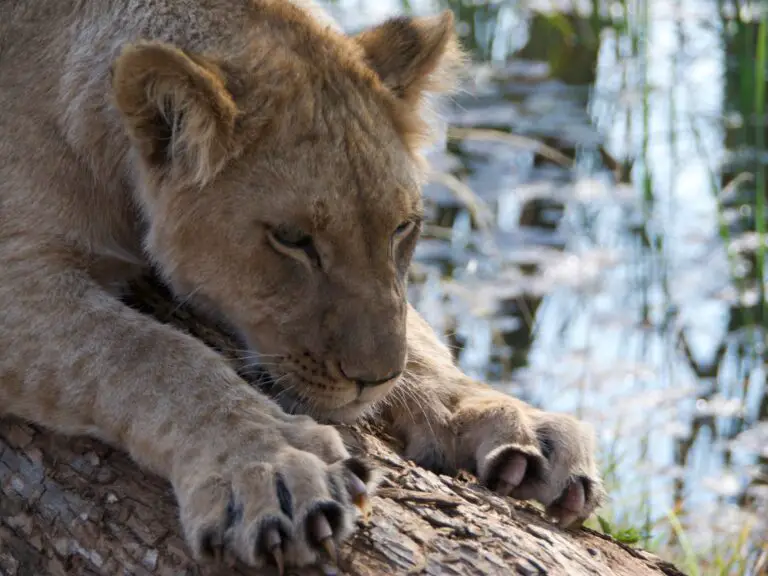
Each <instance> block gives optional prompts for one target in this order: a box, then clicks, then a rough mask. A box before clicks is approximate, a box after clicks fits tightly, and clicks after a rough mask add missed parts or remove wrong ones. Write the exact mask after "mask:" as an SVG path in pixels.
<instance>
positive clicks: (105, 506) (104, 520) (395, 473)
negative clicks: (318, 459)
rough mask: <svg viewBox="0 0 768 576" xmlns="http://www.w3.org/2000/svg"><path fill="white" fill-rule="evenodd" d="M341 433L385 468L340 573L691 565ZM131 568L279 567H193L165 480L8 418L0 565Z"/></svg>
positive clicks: (144, 289)
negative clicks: (571, 527)
mask: <svg viewBox="0 0 768 576" xmlns="http://www.w3.org/2000/svg"><path fill="white" fill-rule="evenodd" d="M130 303H131V304H132V305H135V306H136V307H138V308H140V309H141V310H143V311H144V312H147V313H151V314H153V315H154V316H155V317H157V318H158V319H159V320H161V321H163V322H170V323H173V324H175V325H177V326H180V327H183V328H184V329H186V330H187V331H188V332H190V333H192V334H194V335H196V336H197V337H199V338H202V339H203V340H205V341H206V342H208V343H209V344H210V345H212V346H214V347H216V348H218V349H220V350H227V349H232V348H233V345H232V343H231V341H230V340H229V339H228V337H227V335H226V334H225V333H224V332H223V331H222V330H221V329H220V328H218V327H216V326H215V325H214V324H212V323H210V322H209V321H206V320H203V319H201V318H198V317H196V316H194V315H193V314H191V313H190V312H189V311H188V310H186V309H185V308H183V307H179V306H178V305H176V304H175V303H173V302H172V301H171V299H170V298H169V297H168V295H167V294H166V293H165V292H164V291H163V290H162V289H161V288H159V287H158V286H157V285H156V284H155V283H153V282H152V281H143V282H142V283H140V284H137V285H136V286H135V287H134V292H133V295H132V297H131V302H130ZM341 431H342V433H343V434H344V436H345V439H346V440H347V441H348V443H349V445H350V447H351V449H352V451H355V450H361V451H363V452H365V454H366V456H367V457H368V458H371V459H373V460H374V461H375V462H377V463H378V465H379V466H380V467H381V468H382V469H383V470H384V471H385V473H386V479H385V481H384V482H383V484H382V486H381V488H380V490H379V492H378V494H377V495H376V496H375V497H374V498H373V499H372V508H373V514H372V515H371V517H370V519H369V520H368V522H367V524H363V523H362V521H361V522H360V525H359V527H358V530H357V532H356V533H355V535H354V536H353V537H352V538H351V539H350V540H349V541H348V542H347V543H346V545H345V546H344V547H343V549H342V551H341V554H340V558H339V571H340V573H342V574H348V575H353V576H364V575H365V576H373V575H379V574H404V575H405V574H408V575H417V574H429V575H437V574H445V575H453V574H473V575H474V574H477V575H480V574H500V575H515V574H517V575H534V574H551V575H568V576H579V575H582V574H599V575H611V574H617V575H626V576H630V575H631V576H645V575H652V574H667V575H670V576H673V575H674V576H677V575H682V573H681V572H679V571H678V570H676V569H675V568H674V566H672V565H671V564H668V563H665V562H663V561H662V560H660V559H658V558H656V557H655V556H652V555H650V554H648V553H646V552H642V551H639V550H636V549H632V548H630V547H627V546H624V545H622V544H620V543H617V542H615V541H613V540H611V539H610V538H607V537H605V536H602V535H600V534H597V533H595V532H592V531H590V530H586V529H581V530H577V531H570V532H566V531H562V530H560V529H559V528H557V527H556V526H554V525H552V524H551V523H550V522H548V521H547V520H545V519H544V518H543V517H542V515H541V514H540V512H539V511H538V510H537V509H536V508H534V507H533V506H530V505H527V504H525V503H520V502H516V501H513V500H511V499H507V498H501V497H498V496H496V495H494V494H491V493H490V492H488V491H487V490H485V489H483V488H481V487H480V486H479V485H478V484H477V483H476V481H475V480H474V478H472V477H470V476H468V475H467V476H459V477H458V478H449V477H446V476H438V475H436V474H433V473H431V472H429V471H426V470H424V469H422V468H419V467H417V466H415V465H413V464H412V463H409V462H406V461H404V460H403V459H401V458H400V457H399V456H398V455H397V453H396V446H395V444H394V442H393V441H392V440H391V439H388V438H385V437H383V436H382V435H381V434H377V433H376V431H375V430H370V429H366V430H363V429H360V428H356V427H344V428H342V429H341ZM314 573H315V572H314V571H313V570H309V571H304V572H303V574H307V575H308V576H309V575H312V574H314ZM123 574H131V575H134V574H135V575H140V576H145V575H150V574H154V575H162V576H182V575H188V576H192V575H200V576H203V575H205V576H214V575H220V574H221V575H223V574H242V575H245V574H264V575H265V576H267V575H268V576H272V575H276V571H275V570H273V569H268V570H261V571H253V570H250V571H249V570H247V569H243V568H242V567H238V566H234V567H233V566H229V565H227V564H225V563H222V564H220V565H217V566H213V565H207V566H198V565H196V564H195V563H194V562H193V561H192V560H191V558H190V556H189V553H188V551H187V548H186V546H185V544H184V541H183V539H182V537H181V535H180V531H179V525H178V518H177V509H176V504H175V500H174V497H173V494H172V492H171V489H170V486H169V484H168V483H167V482H165V481H164V480H162V479H160V478H158V477H156V476H154V475H152V474H148V473H146V472H144V471H142V470H141V469H139V468H138V467H137V466H136V465H135V464H134V463H133V462H132V461H131V460H130V458H129V457H128V456H127V455H125V454H124V453H123V452H121V451H118V450H115V449H113V448H110V447H108V446H105V445H104V444H101V443H99V442H96V441H94V440H90V439H87V438H65V437H62V436H57V435H53V434H50V433H49V432H47V431H44V430H42V429H40V428H38V427H35V426H30V425H28V424H26V423H23V422H20V421H18V420H14V419H4V420H0V575H2V576H6V575H7V576H46V575H51V576H61V575H78V576H79V575H105V576H114V575H123Z"/></svg>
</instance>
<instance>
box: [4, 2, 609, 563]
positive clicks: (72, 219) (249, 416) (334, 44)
mask: <svg viewBox="0 0 768 576" xmlns="http://www.w3.org/2000/svg"><path fill="white" fill-rule="evenodd" d="M460 61H461V55H460V50H459V48H458V45H457V40H456V37H455V34H454V31H453V18H452V16H451V14H450V13H444V14H442V15H439V16H435V17H431V18H396V19H392V20H389V21H386V22H384V23H382V24H381V25H379V26H376V27H374V28H372V29H369V30H366V31H364V32H362V33H360V34H359V35H357V36H347V35H344V34H343V33H341V32H339V31H338V30H337V29H335V28H333V27H330V26H328V25H327V23H326V20H325V19H321V18H317V17H315V16H314V15H313V13H311V12H310V11H308V9H306V8H303V7H299V6H297V5H294V4H291V3H289V2H286V1H279V0H151V1H150V0H130V1H126V0H17V1H15V2H5V3H3V4H2V5H0V79H1V80H0V302H2V306H0V348H1V349H2V351H3V352H2V355H0V412H2V413H5V414H15V415H17V416H20V417H23V418H27V419H29V420H32V421H34V422H38V423H41V424H44V425H46V426H49V427H50V428H52V429H54V430H57V431H59V432H62V433H67V434H90V435H93V436H96V437H99V438H101V439H103V440H105V441H107V442H111V443H113V444H114V445H117V446H120V447H122V448H123V449H125V450H127V451H128V452H129V453H130V454H131V455H132V457H133V458H135V459H136V460H137V461H138V462H139V463H140V464H142V465H144V466H146V467H148V468H150V469H152V470H154V471H156V472H157V473H159V474H162V475H163V476H164V477H166V478H168V480H169V481H170V482H171V483H172V485H173V488H174V490H175V493H176V495H177V498H178V502H179V506H180V515H181V523H182V525H183V530H184V533H185V535H186V538H187V541H188V544H189V546H190V548H191V550H192V551H193V552H194V554H195V555H196V557H197V558H198V559H203V558H205V557H207V556H211V555H216V554H219V553H221V552H223V551H225V552H227V553H229V554H235V555H236V556H237V557H239V558H240V559H241V560H242V561H243V562H245V563H247V564H249V565H254V566H259V565H262V564H264V563H265V562H269V563H271V562H274V563H277V564H278V565H280V566H281V567H282V566H283V565H284V564H286V565H287V564H290V565H295V566H299V565H304V564H308V563H312V562H315V561H316V560H317V559H318V558H319V557H321V555H322V554H323V553H324V552H323V550H327V551H330V552H331V553H333V551H334V550H335V547H336V546H337V545H338V544H339V543H340V542H341V541H342V540H343V539H344V538H346V537H347V536H349V534H350V533H351V532H352V530H353V526H354V518H355V513H356V510H355V506H354V502H355V501H359V500H360V499H364V498H365V496H366V491H370V490H371V488H372V486H371V484H372V474H371V470H370V469H369V467H368V466H367V465H366V464H365V463H364V462H361V461H358V460H356V459H353V458H350V457H349V454H348V453H347V451H346V449H345V447H344V445H343V443H342V441H341V439H340V436H339V434H338V433H337V432H336V430H335V429H334V428H333V427H332V426H329V425H322V424H319V423H318V421H324V422H327V423H333V422H351V421H354V420H356V419H358V418H361V417H369V418H376V419H378V420H379V421H380V422H381V423H383V424H385V425H386V426H388V428H389V430H390V431H391V432H392V434H394V435H396V436H397V437H399V438H400V439H401V440H402V441H403V443H404V445H405V446H406V447H407V448H406V454H405V456H406V457H408V458H412V459H414V460H416V461H418V462H420V463H422V464H424V465H425V466H430V467H432V468H433V469H437V470H441V471H447V472H452V471H456V470H457V469H459V468H466V469H469V470H472V471H474V472H475V473H477V474H478V476H479V477H480V479H481V480H482V481H483V482H485V483H486V484H487V485H488V486H489V487H490V488H491V489H494V490H497V491H498V492H500V493H502V494H509V495H511V496H513V497H515V498H522V499H535V500H538V501H540V502H542V503H543V504H545V505H546V506H547V507H548V510H549V512H550V513H551V514H552V515H553V516H555V517H556V518H558V519H559V520H560V521H561V522H562V523H563V524H571V523H573V522H575V521H580V520H582V519H584V518H585V517H586V516H588V515H589V514H590V513H591V512H592V510H593V509H594V508H595V506H596V505H597V504H599V502H600V501H601V499H602V498H603V488H602V485H601V482H600V479H599V478H598V476H597V473H596V469H595V463H594V459H593V441H592V437H591V433H590V432H589V431H588V430H586V429H584V428H583V427H582V425H581V424H579V423H578V422H577V421H575V420H573V419H571V418H569V417H567V416H561V415H554V414H548V413H545V412H541V411H539V410H536V409H534V408H532V407H530V406H528V405H526V404H524V403H522V402H520V401H518V400H516V399H514V398H512V397H509V396H507V395H504V394H501V393H498V392H495V391H494V390H492V389H491V388H490V387H488V386H486V385H484V384H481V383H478V382H474V381H471V380H470V379H469V378H468V377H466V376H465V375H464V374H462V373H461V372H460V371H459V370H458V369H457V368H456V367H455V366H454V364H453V362H452V359H451V357H450V354H449V353H448V351H447V350H446V349H445V348H444V347H443V346H442V345H441V344H440V342H439V340H438V339H437V338H436V336H435V335H434V334H433V332H432V331H431V329H430V328H429V327H428V326H427V325H426V323H425V322H424V321H423V320H422V319H421V318H420V317H419V315H418V314H417V313H416V312H415V311H414V310H413V308H411V307H409V305H408V303H407V302H406V290H405V282H406V273H407V270H408V266H409V262H410V260H411V255H412V254H413V250H414V246H415V244H416V242H417V240H418V237H419V232H420V228H421V220H422V215H421V214H422V201H421V198H420V185H421V183H422V179H423V165H422V162H421V161H420V158H419V154H418V147H419V144H420V142H421V137H422V136H423V135H424V133H425V124H424V122H423V120H422V118H421V116H420V110H419V107H420V102H421V99H422V95H423V94H424V93H425V91H428V90H429V91H435V92H440V91H441V90H444V89H447V88H449V87H450V80H451V75H452V72H453V71H455V70H456V69H457V64H458V63H460ZM150 266H154V267H155V268H156V269H157V270H158V271H159V272H160V273H161V274H162V276H163V278H164V279H165V281H166V282H167V284H168V285H169V286H170V288H171V289H172V290H173V292H174V294H175V295H176V296H177V297H178V298H180V299H183V300H185V301H186V300H190V301H192V302H194V303H195V304H197V305H198V306H200V307H202V308H204V309H205V310H207V311H208V312H209V313H214V314H216V315H218V316H219V317H220V318H222V319H225V320H226V321H228V323H229V324H230V325H231V326H232V327H233V328H234V329H235V330H236V331H237V332H238V334H239V335H240V337H241V339H242V342H243V346H244V347H247V349H248V350H250V351H252V356H253V358H254V359H256V360H259V361H260V362H261V363H262V364H263V365H264V366H265V367H266V368H267V369H268V370H269V372H270V374H271V376H272V379H273V382H274V385H273V386H272V387H271V388H270V390H269V395H267V394H266V393H263V392H259V391H257V390H254V389H253V388H252V387H250V386H249V385H248V384H246V382H244V381H243V380H241V379H240V378H239V377H238V375H237V374H236V373H235V371H234V370H233V369H232V368H231V367H230V366H229V365H228V363H227V362H226V361H225V360H224V359H223V358H222V357H221V356H220V355H219V354H217V353H215V352H214V351H213V350H211V349H209V348H207V347H206V346H205V345H204V344H202V343H201V342H199V341H198V340H196V339H194V338H192V337H190V336H188V335H185V334H183V333H181V332H179V331H177V330H175V329H173V328H172V327H169V326H167V325H163V324H160V323H158V322H156V321H155V320H153V319H152V318H149V317H146V316H144V315H142V314H140V313H138V312H136V311H134V310H132V309H129V308H128V307H126V306H125V305H123V304H121V302H120V300H119V299H118V296H119V293H120V289H121V287H122V286H124V284H125V282H126V281H127V280H129V279H131V278H133V277H135V275H136V274H139V273H142V272H143V271H144V270H146V269H147V268H148V267H150ZM313 418H314V419H313Z"/></svg>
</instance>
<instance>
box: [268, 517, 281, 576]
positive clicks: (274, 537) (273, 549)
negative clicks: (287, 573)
mask: <svg viewBox="0 0 768 576" xmlns="http://www.w3.org/2000/svg"><path fill="white" fill-rule="evenodd" d="M282 543H283V542H282V539H281V538H280V532H279V531H278V530H276V529H275V528H270V529H269V530H267V533H266V535H265V536H264V545H265V546H266V548H267V552H269V553H270V554H271V555H272V560H274V561H275V566H277V572H278V574H280V576H282V575H283V572H284V570H285V558H284V557H283V549H282Z"/></svg>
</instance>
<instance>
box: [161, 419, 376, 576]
mask: <svg viewBox="0 0 768 576" xmlns="http://www.w3.org/2000/svg"><path fill="white" fill-rule="evenodd" d="M317 428H318V432H320V433H319V434H317V435H316V440H315V442H314V444H315V446H314V448H315V449H316V450H317V453H315V452H308V451H305V450H303V449H301V448H297V447H295V446H294V445H292V443H290V440H285V438H286V437H287V438H289V439H290V438H291V437H294V438H295V437H297V436H298V437H301V436H303V434H298V433H296V431H293V433H290V431H289V433H288V434H283V435H280V437H279V439H278V440H277V441H276V440H275V438H276V437H277V436H276V435H274V434H265V436H271V440H270V442H268V443H260V442H259V441H258V440H256V438H257V436H255V435H247V436H245V437H242V436H241V437H240V438H239V439H237V438H233V439H232V442H231V443H230V442H220V441H219V442H213V443H212V444H214V445H215V446H216V447H217V448H216V452H218V453H215V454H213V457H211V456H212V455H211V453H210V451H209V452H208V453H207V455H206V457H205V458H198V459H194V460H192V461H190V462H188V463H187V464H186V465H185V466H184V470H183V472H181V474H180V476H179V478H180V479H179V480H177V481H176V482H174V487H175V489H176V493H177V497H178V499H179V505H180V514H181V523H182V526H183V529H184V533H185V536H186V539H187V543H188V545H189V546H190V548H191V550H192V553H193V555H194V557H195V558H196V560H198V561H206V560H221V559H232V558H236V559H238V560H239V561H240V562H242V563H244V564H246V565H248V566H255V567H261V566H265V565H273V566H277V568H278V570H279V572H280V573H282V572H283V570H284V569H285V568H286V567H299V566H306V565H310V564H314V563H318V562H319V563H323V564H335V563H336V551H337V549H338V547H339V546H340V544H341V543H342V542H343V541H344V540H345V539H346V538H347V537H348V536H349V535H350V534H351V533H352V532H353V531H354V528H355V520H356V517H357V515H358V513H359V511H358V507H362V505H364V503H365V501H367V499H368V496H369V494H370V492H371V491H372V485H371V484H372V482H373V470H372V468H371V467H370V466H369V465H368V464H367V463H366V462H365V461H363V460H360V459H357V458H352V457H349V455H348V454H346V451H344V453H342V454H339V453H338V446H340V445H341V443H340V439H339V438H338V437H337V436H336V437H334V435H333V434H329V433H328V432H327V430H328V427H322V426H319V425H318V426H317ZM322 438H325V439H327V440H328V442H330V443H332V444H333V445H332V446H321V445H320V444H323V441H322ZM249 440H250V441H249ZM275 447H276V449H275ZM219 448H220V449H219ZM334 453H336V454H337V455H338V456H340V458H339V459H337V460H336V461H334V462H328V459H329V458H328V455H330V454H334ZM324 456H325V457H326V458H323V457H324Z"/></svg>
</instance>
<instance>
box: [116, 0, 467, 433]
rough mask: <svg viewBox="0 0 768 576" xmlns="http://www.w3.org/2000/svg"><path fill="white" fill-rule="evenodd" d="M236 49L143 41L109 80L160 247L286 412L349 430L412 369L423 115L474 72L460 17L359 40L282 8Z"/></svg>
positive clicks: (396, 25) (176, 276) (401, 25)
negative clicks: (437, 95)
mask: <svg viewBox="0 0 768 576" xmlns="http://www.w3.org/2000/svg"><path fill="white" fill-rule="evenodd" d="M244 29H246V30H247V29H248V27H244ZM230 46H238V47H239V48H238V49H237V50H234V49H232V52H230V53H204V52H191V51H189V50H182V49H181V48H179V47H175V46H171V45H168V44H163V43H157V42H146V43H137V44H134V45H131V46H129V47H126V48H125V49H124V50H123V51H122V53H121V55H120V56H119V58H118V59H117V61H116V63H115V65H114V67H113V74H112V86H113V92H114V99H115V103H116V106H117V108H118V109H119V111H120V113H121V116H122V120H123V123H124V125H125V127H126V130H127V133H128V135H129V137H130V140H131V145H132V150H133V152H134V155H135V158H136V165H137V168H138V173H139V174H140V177H139V180H138V182H139V184H138V188H139V196H140V199H141V202H142V204H143V206H144V210H145V213H146V215H147V220H148V227H149V231H148V235H147V239H146V246H147V250H148V252H149V254H150V255H151V256H152V258H153V259H154V260H155V261H156V263H157V264H158V266H159V268H160V269H161V270H162V272H163V274H164V275H165V277H166V278H167V280H168V281H169V283H170V285H171V287H172V288H173V289H174V291H175V292H176V294H177V295H178V296H179V297H180V298H184V299H190V300H192V301H195V302H198V303H202V304H205V305H206V306H208V307H210V308H213V309H215V310H216V311H218V312H219V313H221V314H223V316H224V317H225V318H226V319H227V320H228V321H229V323H230V324H232V325H234V327H236V329H237V330H238V331H239V333H240V334H241V336H242V338H243V340H244V342H246V343H247V347H248V348H249V350H251V351H252V355H251V356H250V360H252V361H254V362H256V361H258V362H259V363H260V364H262V365H263V366H264V367H266V368H267V369H268V370H269V372H270V374H271V376H272V379H273V381H274V382H275V384H276V385H277V390H278V392H277V393H276V396H277V398H278V400H279V401H280V402H281V403H282V404H283V406H284V407H286V408H287V409H291V410H301V411H305V412H309V413H311V414H313V415H315V416H319V417H325V418H330V419H334V420H349V419H351V418H354V417H356V416H357V415H359V413H360V412H361V411H363V410H364V409H365V408H366V407H368V406H370V405H371V404H372V403H374V402H375V401H377V400H379V399H381V398H382V397H383V396H384V395H386V393H387V392H388V391H389V390H390V389H391V387H392V386H393V385H394V383H395V382H396V379H397V377H398V376H399V375H400V374H401V373H402V371H403V369H404V367H405V362H406V329H405V325H406V313H407V305H406V272H407V268H408V266H409V263H410V260H411V256H412V254H413V250H414V246H415V244H416V241H417V239H418V236H419V232H420V229H421V208H422V206H421V197H420V185H421V181H422V177H423V165H422V163H421V162H420V159H419V156H418V151H417V146H418V145H419V137H420V136H421V135H422V134H423V133H424V128H425V124H424V122H423V121H422V120H421V118H420V115H419V114H420V113H419V107H420V101H421V97H422V94H423V92H424V91H425V90H428V89H430V90H434V89H436V88H439V89H442V87H447V86H449V85H450V84H446V83H444V82H443V80H444V79H445V78H446V74H445V72H446V70H456V69H457V67H456V66H455V65H456V64H457V63H459V62H460V60H461V58H460V51H459V49H458V45H457V42H456V38H455V35H454V32H453V18H452V16H451V14H450V12H447V13H445V14H442V15H440V16H438V17H432V18H413V19H410V18H400V19H394V20H390V21H388V22H385V23H384V24H382V25H380V26H377V27H375V28H372V29H370V30H367V31H364V32H363V33H361V34H359V35H357V36H354V37H347V36H344V35H342V34H340V33H338V32H336V31H333V30H330V29H326V28H321V27H320V25H319V24H316V23H315V22H314V21H312V20H311V19H310V18H309V17H308V16H307V15H306V14H304V13H303V12H301V11H299V10H298V9H296V8H293V7H291V6H290V5H288V4H287V3H285V5H283V4H280V8H279V9H273V11H272V12H268V13H266V14H265V13H261V14H259V15H258V17H256V16H255V17H254V22H253V25H252V30H251V32H250V33H245V36H244V37H241V38H237V39H236V41H233V42H231V43H230Z"/></svg>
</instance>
